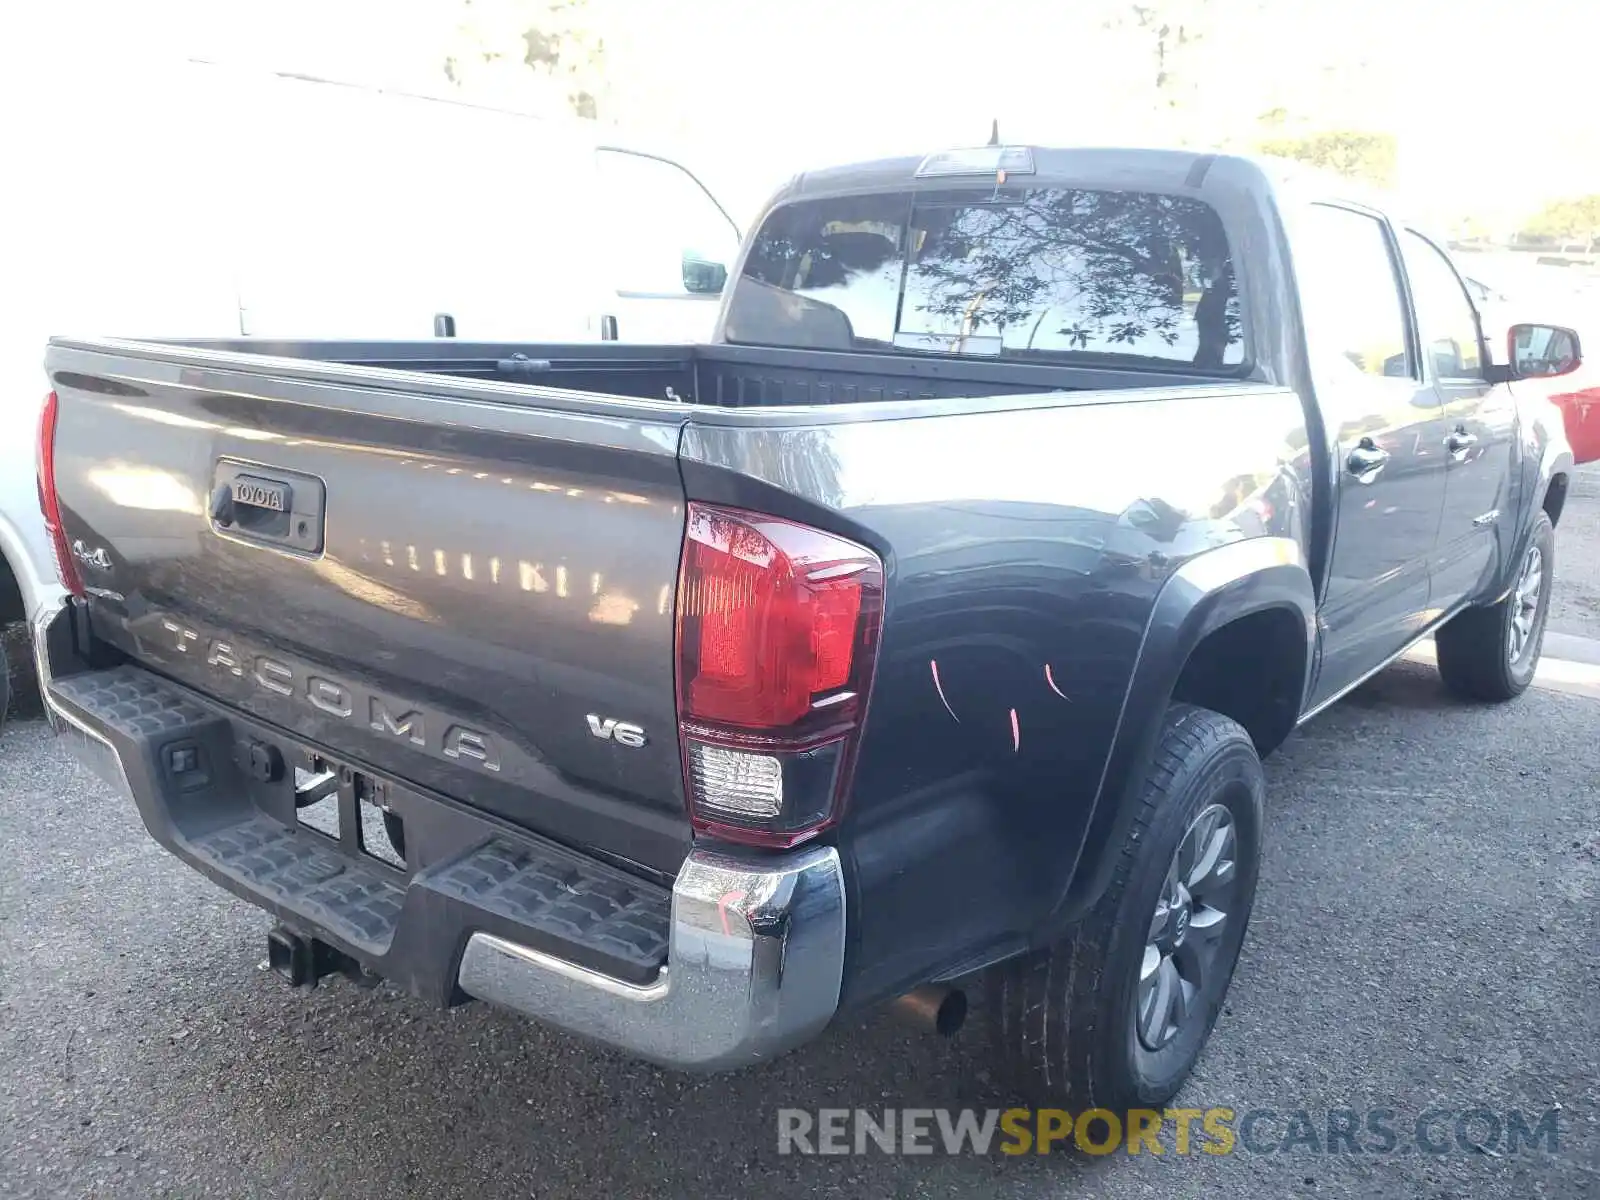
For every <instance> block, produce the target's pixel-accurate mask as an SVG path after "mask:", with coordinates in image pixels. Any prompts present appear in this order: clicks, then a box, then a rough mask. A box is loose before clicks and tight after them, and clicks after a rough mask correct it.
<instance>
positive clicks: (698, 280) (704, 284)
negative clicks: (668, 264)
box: [683, 254, 728, 296]
mask: <svg viewBox="0 0 1600 1200" xmlns="http://www.w3.org/2000/svg"><path fill="white" fill-rule="evenodd" d="M727 283H728V268H727V267H726V266H724V265H723V264H722V263H719V262H711V261H709V260H708V259H704V258H697V257H695V256H694V255H693V254H685V255H684V256H683V290H684V291H686V292H688V293H689V294H690V295H692V296H716V295H720V294H721V292H722V289H723V288H724V287H726V286H727Z"/></svg>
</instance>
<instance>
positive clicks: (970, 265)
mask: <svg viewBox="0 0 1600 1200" xmlns="http://www.w3.org/2000/svg"><path fill="white" fill-rule="evenodd" d="M727 336H728V339H729V340H730V341H734V342H744V343H750V344H756V345H768V346H791V347H802V348H809V349H830V350H851V349H861V350H882V349H898V350H904V351H912V352H919V351H920V352H924V353H939V354H972V355H990V356H1001V357H1007V358H1013V357H1018V358H1046V359H1055V358H1063V357H1068V356H1074V357H1081V356H1094V357H1097V358H1103V357H1114V358H1135V359H1141V360H1146V361H1155V362H1161V363H1170V364H1184V365H1187V366H1192V367H1199V368H1202V369H1214V370H1222V369H1227V368H1232V367H1236V366H1238V365H1240V364H1241V363H1243V361H1244V347H1243V344H1242V340H1241V336H1240V319H1239V304H1238V297H1237V295H1236V293H1235V290H1234V272H1233V262H1232V258H1231V255H1230V252H1229V248H1228V241H1227V237H1226V235H1225V234H1224V233H1223V229H1222V223H1221V221H1220V220H1219V219H1218V218H1217V215H1216V213H1215V212H1214V211H1213V210H1212V209H1211V208H1210V207H1209V206H1208V205H1206V204H1204V203H1202V202H1200V201H1198V200H1194V199H1191V198H1188V197H1184V196H1166V195H1158V194H1155V193H1150V192H1112V191H1090V190H1084V189H1079V188H1034V189H1027V190H1013V191H1001V192H999V193H998V194H997V195H991V194H989V193H987V192H985V193H982V194H981V198H980V199H975V197H974V193H973V192H971V191H965V192H948V193H925V192H924V193H917V194H916V195H915V196H913V195H912V194H910V193H896V194H888V195H885V194H877V195H871V196H856V197H842V198H834V199H826V200H804V201H799V202H797V203H794V204H789V205H785V206H784V207H782V208H779V209H777V210H775V211H774V212H773V213H772V214H771V215H770V216H768V218H767V220H766V222H765V224H764V225H763V226H762V227H761V230H760V232H759V233H758V234H757V235H756V238H755V241H754V243H753V245H752V247H751V252H750V256H749V258H748V260H747V261H746V263H745V268H744V272H743V275H742V276H741V277H740V278H739V279H738V281H737V282H736V283H735V285H734V290H733V295H732V297H731V299H730V301H729V308H728V318H727Z"/></svg>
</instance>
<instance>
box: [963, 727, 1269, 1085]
mask: <svg viewBox="0 0 1600 1200" xmlns="http://www.w3.org/2000/svg"><path fill="white" fill-rule="evenodd" d="M1264 792H1265V785H1264V783H1263V780H1262V774H1261V760H1260V759H1259V758H1258V757H1257V755H1256V750H1255V745H1254V744H1253V743H1252V742H1251V740H1250V735H1249V734H1248V733H1246V732H1245V731H1244V729H1243V728H1242V727H1241V726H1240V725H1239V724H1237V723H1236V722H1234V721H1232V720H1230V719H1229V718H1227V717H1224V716H1222V715H1221V714H1220V713H1215V712H1212V711H1210V710H1209V709H1204V708H1196V707H1194V706H1192V705H1187V704H1175V705H1173V706H1172V707H1171V708H1169V709H1168V710H1167V713H1166V716H1165V718H1164V723H1163V727H1162V731H1161V735H1160V738H1159V740H1158V742H1157V745H1156V750H1155V754H1154V756H1153V757H1152V760H1151V765H1150V772H1149V776H1148V778H1147V779H1146V781H1145V784H1144V788H1143V791H1142V792H1141V794H1140V797H1139V800H1138V808H1137V811H1136V812H1135V814H1134V817H1133V823H1132V825H1131V826H1130V827H1129V830H1128V834H1127V838H1126V840H1125V842H1124V843H1123V845H1122V847H1121V851H1120V854H1119V855H1118V860H1117V864H1116V867H1115V870H1114V872H1113V874H1112V878H1111V882H1110V884H1109V886H1108V887H1107V888H1106V891H1105V894H1104V895H1103V896H1102V897H1101V898H1100V900H1099V902H1098V903H1097V904H1096V905H1095V906H1094V908H1093V909H1091V910H1090V911H1089V913H1088V914H1087V915H1086V916H1084V917H1083V919H1082V920H1081V921H1080V922H1079V923H1078V924H1077V925H1076V926H1075V927H1074V929H1073V930H1072V932H1071V934H1070V935H1069V936H1068V937H1067V938H1065V939H1063V940H1062V941H1060V942H1058V943H1057V944H1056V945H1054V946H1051V947H1049V948H1047V949H1043V950H1037V951H1034V952H1032V953H1030V954H1027V955H1024V956H1023V957H1021V958H1017V959H1013V960H1011V961H1009V962H1006V963H1002V964H1000V965H998V966H996V967H994V968H991V969H990V972H989V1003H988V1005H987V1006H986V1007H987V1011H988V1019H989V1022H990V1032H991V1034H992V1037H993V1042H994V1050H995V1053H996V1055H997V1057H998V1059H999V1061H1000V1063H1001V1064H1002V1066H1003V1068H1004V1070H1005V1072H1006V1074H1007V1076H1008V1077H1009V1079H1010V1081H1011V1082H1012V1083H1013V1084H1014V1085H1015V1086H1016V1087H1017V1088H1018V1089H1019V1090H1020V1092H1021V1094H1022V1095H1023V1096H1024V1097H1026V1098H1027V1099H1029V1100H1031V1101H1033V1102H1034V1103H1041V1104H1042V1103H1054V1104H1061V1105H1064V1106H1066V1107H1070V1108H1073V1109H1077V1110H1082V1109H1084V1108H1107V1109H1110V1110H1112V1111H1113V1112H1122V1113H1125V1112H1126V1110H1127V1109H1129V1108H1159V1107H1161V1106H1162V1105H1163V1104H1165V1103H1166V1102H1167V1101H1168V1100H1170V1099H1171V1098H1172V1097H1173V1096H1174V1095H1175V1094H1176V1093H1177V1091H1178V1089H1179V1088H1180V1087H1181V1086H1182V1085H1183V1081H1184V1080H1185V1079H1186V1078H1187V1077H1188V1075H1189V1072H1190V1070H1191V1069H1193V1067H1194V1064H1195V1060H1196V1059H1197V1058H1198V1057H1199V1055H1200V1051H1201V1048H1202V1047H1203V1046H1204V1045H1205V1042H1206V1038H1207V1037H1208V1036H1209V1034H1210V1032H1211V1027H1212V1025H1213V1024H1215V1022H1216V1019H1217V1014H1218V1013H1219V1012H1220V1011H1221V1009H1222V1001H1223V997H1224V996H1225V995H1226V994H1227V989H1228V982H1229V980H1230V979H1231V978H1232V976H1233V968H1234V964H1235V963H1236V962H1237V961H1238V957H1239V947H1240V946H1241V945H1242V944H1243V942H1244V933H1245V927H1246V925H1247V924H1248V923H1249V920H1250V906H1251V903H1252V902H1253V900H1254V898H1255V888H1256V878H1257V874H1258V872H1259V867H1260V859H1261V809H1262V797H1263V794H1264ZM1217 806H1221V808H1222V809H1223V810H1225V815H1226V818H1227V819H1231V822H1232V830H1233V841H1234V843H1235V846H1236V849H1235V851H1234V856H1233V869H1232V878H1233V887H1234V891H1233V899H1232V902H1231V908H1229V909H1227V910H1226V920H1225V921H1224V922H1223V923H1222V926H1221V929H1220V931H1219V932H1218V934H1217V936H1216V938H1215V939H1214V943H1213V940H1212V939H1206V938H1203V937H1202V938H1201V940H1200V941H1198V942H1197V943H1196V944H1197V946H1199V947H1200V948H1201V951H1202V952H1204V948H1205V947H1207V946H1211V945H1213V944H1214V950H1212V951H1210V953H1212V954H1213V955H1214V957H1213V958H1212V959H1211V960H1210V961H1211V963H1212V969H1211V970H1210V971H1208V972H1207V973H1206V974H1204V976H1203V978H1202V983H1201V986H1199V988H1198V990H1197V991H1196V992H1195V993H1194V994H1193V995H1192V996H1191V997H1190V999H1189V1006H1190V1011H1189V1014H1188V1016H1187V1017H1185V1018H1184V1019H1183V1020H1181V1021H1179V1022H1178V1023H1177V1024H1176V1031H1175V1032H1173V1033H1171V1034H1169V1035H1168V1036H1170V1041H1167V1042H1166V1043H1165V1044H1163V1045H1159V1047H1158V1048H1154V1049H1152V1048H1151V1047H1150V1046H1149V1045H1147V1044H1146V1042H1145V1040H1144V1038H1143V1034H1142V1032H1141V1029H1142V1027H1143V1025H1144V1022H1143V1020H1142V1012H1141V1010H1137V1009H1136V1004H1137V1003H1138V1001H1139V1000H1140V998H1141V995H1140V993H1141V987H1140V975H1141V972H1142V971H1143V970H1144V968H1145V964H1146V962H1147V958H1146V947H1147V943H1151V941H1152V939H1153V938H1155V937H1156V934H1155V929H1156V926H1157V924H1158V923H1160V920H1161V918H1160V916H1159V914H1158V910H1157V905H1158V903H1159V902H1161V901H1162V900H1163V897H1164V895H1165V894H1166V893H1167V891H1168V889H1169V888H1170V886H1171V881H1172V879H1173V878H1174V877H1178V878H1182V877H1183V875H1182V873H1181V872H1178V870H1177V868H1178V866H1179V863H1178V858H1177V855H1178V851H1179V849H1180V846H1186V845H1187V843H1186V837H1187V836H1188V835H1189V834H1190V833H1191V831H1192V830H1193V829H1194V828H1196V827H1197V826H1198V825H1199V823H1200V819H1201V818H1202V817H1208V816H1209V814H1212V812H1213V810H1214V809H1215V808H1216V807H1217ZM1217 819H1218V820H1221V819H1222V818H1220V817H1219V818H1217ZM1185 894H1187V893H1185ZM1197 894H1198V893H1197ZM1174 911H1176V910H1174ZM1185 911H1186V912H1187V911H1188V910H1185ZM1205 911H1207V910H1206V909H1205V908H1204V906H1199V907H1196V908H1195V909H1194V910H1193V912H1194V917H1193V924H1192V925H1191V924H1190V918H1189V917H1187V916H1185V917H1184V918H1183V923H1182V925H1181V926H1179V927H1178V930H1177V936H1178V939H1179V947H1180V949H1179V950H1177V951H1174V954H1176V955H1181V953H1182V950H1181V947H1182V945H1183V938H1184V936H1185V934H1188V933H1196V932H1198V931H1200V930H1201V927H1202V926H1201V914H1202V913H1203V912H1205ZM1210 911H1212V912H1213V913H1214V912H1215V911H1216V910H1210ZM1167 924H1169V925H1172V924H1175V919H1172V918H1169V919H1168V921H1167ZM1174 961H1176V959H1175V960H1174ZM1162 969H1163V970H1164V969H1165V965H1164V963H1163V968H1162Z"/></svg>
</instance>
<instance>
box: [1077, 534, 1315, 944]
mask: <svg viewBox="0 0 1600 1200" xmlns="http://www.w3.org/2000/svg"><path fill="white" fill-rule="evenodd" d="M1274 608H1281V609H1287V610H1289V611H1290V612H1292V613H1294V615H1295V616H1296V617H1297V618H1298V619H1299V621H1300V622H1301V624H1302V625H1303V627H1304V628H1305V630H1306V641H1305V647H1306V649H1305V660H1304V661H1303V662H1302V663H1301V664H1299V665H1300V668H1301V680H1302V685H1301V697H1300V699H1301V701H1302V703H1303V697H1304V682H1303V681H1304V680H1306V679H1309V678H1310V667H1311V656H1312V653H1313V648H1314V647H1315V644H1316V639H1315V629H1316V598H1315V594H1314V591H1313V588H1312V584H1311V575H1310V572H1309V571H1308V569H1307V567H1306V561H1305V556H1304V554H1303V552H1302V551H1301V548H1300V545H1299V543H1297V542H1295V541H1294V540H1293V539H1291V538H1284V537H1261V538H1251V539H1249V540H1248V541H1242V542H1234V543H1232V544H1230V545H1227V546H1222V547H1219V548H1217V549H1215V550H1211V551H1208V552H1206V553H1205V554H1202V555H1199V556H1198V557H1196V558H1192V559H1190V560H1189V561H1188V562H1186V563H1185V564H1184V565H1183V566H1182V567H1180V568H1179V569H1178V570H1177V571H1176V572H1174V574H1173V576H1172V578H1171V579H1169V580H1168V581H1167V582H1166V584H1165V585H1164V586H1163V587H1162V589H1161V592H1160V594H1159V595H1158V596H1157V597H1156V603H1155V607H1154V608H1153V609H1152V611H1151V614H1150V619H1149V622H1148V623H1147V625H1146V626H1145V632H1144V639H1143V642H1142V644H1141V646H1140V650H1139V657H1138V661H1137V662H1136V664H1135V666H1134V672H1133V677H1132V679H1131V680H1130V682H1129V685H1128V691H1127V695H1126V697H1125V698H1124V700H1123V705H1122V713H1121V715H1120V717H1119V718H1118V721H1117V731H1116V734H1115V736H1114V738H1113V741H1112V746H1111V753H1110V755H1109V756H1108V757H1107V760H1106V766H1105V772H1104V774H1103V775H1102V776H1101V781H1100V788H1099V791H1098V793H1097V798H1096V801H1095V807H1094V811H1093V813H1092V815H1091V817H1090V823H1089V829H1088V834H1087V836H1086V837H1085V838H1084V840H1083V847H1082V850H1081V851H1080V853H1079V856H1078V861H1077V863H1076V864H1075V866H1074V868H1073V870H1072V872H1071V874H1070V876H1069V879H1070V882H1069V884H1068V886H1067V888H1066V891H1065V893H1064V894H1063V895H1062V897H1061V899H1060V901H1059V902H1058V904H1057V906H1056V908H1055V909H1054V910H1053V912H1052V913H1051V916H1050V919H1049V921H1048V925H1049V931H1048V932H1049V933H1055V932H1059V930H1060V929H1061V928H1062V927H1063V926H1065V925H1067V924H1070V923H1071V922H1072V921H1074V920H1076V919H1077V918H1078V917H1079V916H1081V915H1082V914H1083V913H1084V912H1085V911H1087V910H1088V909H1089V908H1091V907H1092V906H1093V905H1094V904H1095V902H1096V901H1097V900H1098V899H1099V898H1100V896H1101V894H1102V893H1103V892H1104V891H1105V889H1106V885H1107V883H1108V882H1109V881H1110V878H1111V872H1112V869H1113V867H1114V866H1115V864H1116V861H1117V856H1118V851H1119V849H1120V847H1121V845H1122V843H1123V840H1124V838H1125V837H1126V835H1127V831H1128V825H1129V823H1130V821H1131V820H1132V817H1133V813H1134V811H1135V806H1136V804H1137V801H1138V797H1139V791H1140V789H1141V788H1142V786H1143V784H1144V780H1145V770H1146V767H1147V765H1148V764H1149V762H1150V758H1151V755H1152V754H1153V753H1154V751H1155V746H1156V741H1157V739H1158V737H1159V736H1160V732H1161V725H1162V721H1163V719H1164V717H1165V713H1166V709H1167V706H1168V704H1169V703H1170V702H1171V699H1172V693H1173V688H1174V687H1175V686H1176V684H1177V682H1178V678H1179V676H1180V675H1181V674H1182V673H1183V668H1184V665H1185V664H1186V663H1187V662H1188V661H1189V656H1190V655H1191V654H1192V653H1193V652H1194V649H1195V647H1196V646H1198V645H1199V644H1200V643H1201V642H1202V641H1203V640H1204V639H1205V638H1206V636H1207V635H1208V634H1210V633H1212V632H1214V631H1215V630H1217V629H1220V628H1222V627H1223V626H1224V625H1227V624H1228V623H1229V622H1231V621H1235V620H1237V619H1239V618H1240V617H1244V616H1248V615H1250V614H1252V613H1257V612H1262V611H1264V610H1267V609H1274Z"/></svg>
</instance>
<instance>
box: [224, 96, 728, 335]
mask: <svg viewBox="0 0 1600 1200" xmlns="http://www.w3.org/2000/svg"><path fill="white" fill-rule="evenodd" d="M222 86H223V87H224V88H226V89H227V90H228V93H229V95H228V98H227V100H226V101H225V104H224V107H225V108H226V109H229V110H231V111H233V112H235V113H237V114H239V115H238V116H237V117H236V118H235V119H236V120H237V122H238V125H239V128H238V133H237V134H236V136H235V138H234V139H232V140H234V141H236V143H242V146H241V148H246V147H247V148H248V155H247V156H246V159H245V161H244V162H241V163H240V164H239V170H240V172H241V175H242V179H241V183H242V185H243V186H241V187H240V189H239V190H238V192H237V193H236V194H235V196H234V197H233V200H232V207H233V209H234V214H235V217H236V219H237V221H238V224H239V229H240V232H241V233H242V234H243V235H245V236H242V237H240V238H239V239H238V242H237V262H238V288H239V303H240V312H241V318H240V319H241V330H242V332H244V333H247V334H253V335H254V334H259V335H265V336H273V337H352V338H357V337H363V338H364V337H426V336H428V335H429V334H430V333H433V332H435V318H436V316H441V315H442V316H445V317H448V318H449V320H448V322H446V325H447V326H448V325H449V324H453V327H454V331H455V336H458V337H462V338H470V339H473V340H529V339H532V340H539V339H548V340H556V341H560V340H573V341H581V340H584V339H592V338H601V337H610V338H620V339H621V340H623V341H631V342H681V341H694V340H696V339H699V338H702V337H704V336H706V335H707V334H709V332H710V330H711V326H712V323H713V321H714V320H715V317H716V310H717V300H718V295H719V293H720V291H721V282H722V279H723V278H724V277H725V275H726V268H727V265H728V264H729V263H731V262H732V260H733V256H734V253H735V251H736V250H737V249H738V246H739V231H738V229H737V228H736V227H735V225H734V223H733V221H732V220H731V219H730V218H729V217H728V215H727V213H726V212H724V211H723V209H722V208H721V206H720V205H719V204H718V203H717V201H716V200H715V199H714V198H713V197H712V196H711V194H710V193H709V192H708V191H707V190H706V189H705V188H704V187H703V186H701V184H700V183H699V181H698V180H697V179H696V178H695V177H694V176H693V175H692V174H690V173H689V171H687V170H686V169H685V168H684V167H682V166H680V165H679V164H678V163H675V162H673V161H671V160H670V159H667V158H664V157H659V156H656V155H652V154H648V153H641V152H639V151H636V150H633V149H630V148H624V147H619V146H614V145H610V144H606V143H602V142H600V141H597V139H596V138H595V133H594V131H595V129H596V127H595V126H593V125H592V124H590V123H588V122H582V121H575V120H574V121H560V120H542V119H539V118H534V117H529V116H526V115H522V114H517V113H510V112H504V111H500V110H495V109H488V108H482V107H476V106H472V105H467V104H461V103H456V102H451V101H445V100H439V99H432V98H426V97H418V96H411V95H405V94H397V93H393V92H379V91H373V90H370V89H365V88H359V87H351V86H346V85H340V84H330V83H321V82H314V81H307V80H303V79H298V78H293V77H286V76H274V75H265V74H259V75H242V74H232V75H230V76H228V77H226V79H225V80H224V81H223V82H222Z"/></svg>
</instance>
